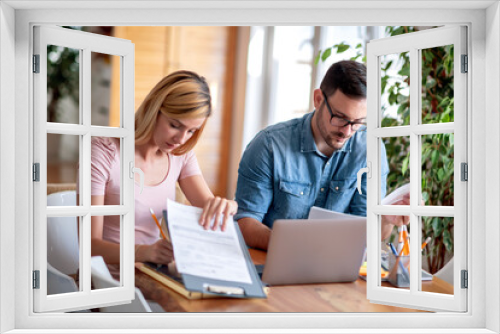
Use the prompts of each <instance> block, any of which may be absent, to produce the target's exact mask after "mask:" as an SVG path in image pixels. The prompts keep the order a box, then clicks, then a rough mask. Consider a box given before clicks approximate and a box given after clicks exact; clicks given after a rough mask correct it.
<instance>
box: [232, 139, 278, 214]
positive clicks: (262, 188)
mask: <svg viewBox="0 0 500 334" xmlns="http://www.w3.org/2000/svg"><path fill="white" fill-rule="evenodd" d="M273 168H274V160H273V150H272V145H271V143H270V138H269V135H268V134H267V133H266V131H265V130H264V131H261V132H259V133H258V134H257V136H255V138H254V139H253V140H252V141H251V142H250V144H248V146H247V148H246V150H245V152H244V153H243V157H242V158H241V161H240V166H239V169H238V183H237V187H236V202H237V203H238V213H237V214H236V216H235V219H236V220H239V219H241V218H247V217H249V218H254V219H257V220H258V221H260V222H262V221H263V219H264V216H265V215H266V213H267V212H268V209H269V207H270V205H271V203H272V199H273Z"/></svg>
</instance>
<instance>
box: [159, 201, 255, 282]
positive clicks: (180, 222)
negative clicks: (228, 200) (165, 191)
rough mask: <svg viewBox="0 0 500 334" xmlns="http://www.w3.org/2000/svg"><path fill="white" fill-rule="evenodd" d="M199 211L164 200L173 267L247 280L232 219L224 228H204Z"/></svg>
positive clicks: (208, 274) (212, 276) (192, 272)
mask: <svg viewBox="0 0 500 334" xmlns="http://www.w3.org/2000/svg"><path fill="white" fill-rule="evenodd" d="M201 213H202V209H200V208H196V207H193V206H187V205H182V204H179V203H176V202H174V201H171V200H167V216H168V229H169V232H170V237H171V240H172V244H173V248H174V256H175V262H176V265H177V270H178V271H179V272H180V273H182V274H190V275H195V276H202V277H207V278H211V279H218V280H225V281H231V282H242V283H249V284H251V283H252V280H251V278H250V273H249V272H248V267H247V264H246V261H245V257H244V254H243V252H242V250H241V248H240V243H239V240H238V236H237V234H236V230H235V227H234V225H233V221H232V220H231V221H230V223H228V224H227V225H226V230H225V231H224V232H222V231H220V229H218V230H217V231H212V230H205V229H203V227H202V226H200V225H199V223H198V220H199V218H200V215H201ZM212 223H213V222H212Z"/></svg>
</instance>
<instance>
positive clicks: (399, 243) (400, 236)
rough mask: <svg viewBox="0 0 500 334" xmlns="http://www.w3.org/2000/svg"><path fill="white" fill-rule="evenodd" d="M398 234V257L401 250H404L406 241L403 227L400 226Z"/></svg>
mask: <svg viewBox="0 0 500 334" xmlns="http://www.w3.org/2000/svg"><path fill="white" fill-rule="evenodd" d="M398 234H399V239H398V248H397V250H396V251H397V252H396V254H395V255H396V256H397V254H399V253H400V252H401V250H402V249H403V241H404V237H403V226H399V227H398Z"/></svg>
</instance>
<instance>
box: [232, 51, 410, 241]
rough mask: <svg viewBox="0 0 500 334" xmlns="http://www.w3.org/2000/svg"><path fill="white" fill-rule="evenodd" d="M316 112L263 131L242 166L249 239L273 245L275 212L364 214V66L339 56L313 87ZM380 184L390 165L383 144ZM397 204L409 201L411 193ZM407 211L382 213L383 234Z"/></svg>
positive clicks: (243, 218)
mask: <svg viewBox="0 0 500 334" xmlns="http://www.w3.org/2000/svg"><path fill="white" fill-rule="evenodd" d="M314 108H315V110H314V111H313V112H312V113H309V114H306V115H305V116H303V117H302V118H298V119H293V120H290V121H287V122H283V123H278V124H275V125H272V126H269V127H267V128H266V129H264V130H262V131H261V132H259V133H258V134H257V135H256V136H255V138H254V139H253V140H252V141H251V142H250V144H248V146H247V148H246V150H245V152H244V154H243V157H242V159H241V162H240V166H239V170H238V184H237V190H236V201H237V202H238V213H237V214H236V216H235V219H236V220H237V221H238V224H239V227H240V229H241V231H242V234H243V237H244V239H245V242H246V244H247V245H248V246H249V247H254V248H260V249H267V246H268V243H269V238H270V235H271V229H272V226H273V223H274V221H275V220H276V219H304V218H307V216H308V214H309V210H310V209H311V207H312V206H317V207H321V208H325V209H328V210H332V211H337V212H345V213H349V214H353V215H359V216H366V174H364V175H363V178H362V194H359V193H358V191H357V189H356V182H357V173H358V171H359V170H360V169H361V168H363V167H366V132H365V130H366V67H365V65H363V64H361V63H358V62H355V61H340V62H338V63H335V64H333V65H332V66H331V67H330V68H329V69H328V71H327V72H326V74H325V77H324V78H323V80H322V82H321V85H320V88H319V89H316V90H314ZM381 162H382V163H381V171H382V178H381V192H382V198H384V197H385V193H386V177H387V174H388V172H389V170H388V165H387V158H386V153H385V147H384V145H381ZM397 204H409V197H408V196H407V197H406V198H405V200H404V201H402V202H400V203H397ZM402 224H408V217H402V216H383V217H382V231H381V232H382V239H385V238H386V237H388V236H389V235H390V233H391V231H392V229H393V227H394V225H397V226H401V225H402Z"/></svg>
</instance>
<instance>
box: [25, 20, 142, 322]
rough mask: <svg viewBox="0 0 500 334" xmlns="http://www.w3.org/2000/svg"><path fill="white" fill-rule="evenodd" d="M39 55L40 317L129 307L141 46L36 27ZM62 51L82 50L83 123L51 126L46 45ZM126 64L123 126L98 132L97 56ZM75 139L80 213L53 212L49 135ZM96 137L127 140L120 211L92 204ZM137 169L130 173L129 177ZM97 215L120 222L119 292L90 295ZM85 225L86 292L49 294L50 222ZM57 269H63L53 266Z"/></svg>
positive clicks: (82, 264)
mask: <svg viewBox="0 0 500 334" xmlns="http://www.w3.org/2000/svg"><path fill="white" fill-rule="evenodd" d="M33 41H34V50H33V51H34V54H37V55H38V56H39V73H35V74H33V84H34V88H33V89H34V95H33V101H34V103H33V109H34V117H33V118H34V147H33V153H34V157H33V160H34V162H35V163H39V165H40V178H39V181H38V182H35V183H34V184H33V193H34V196H33V201H34V207H35V209H34V217H33V218H34V219H33V221H34V239H35V240H34V252H33V253H34V259H33V262H34V270H38V271H39V277H40V278H39V279H40V281H39V288H38V289H34V294H35V296H34V310H35V312H52V311H75V310H84V309H91V308H95V307H101V306H111V305H118V304H124V303H130V302H131V301H132V300H133V299H134V294H135V284H134V282H135V279H134V244H135V236H134V233H135V224H134V221H135V215H134V213H135V201H134V173H133V169H134V150H135V138H134V45H133V44H132V43H131V42H130V41H126V40H123V39H119V38H114V37H108V36H102V35H98V34H91V33H88V32H83V31H76V30H71V29H65V28H60V27H55V26H35V27H34V38H33ZM48 45H57V46H62V47H66V48H72V49H76V50H80V64H79V66H80V71H79V74H80V75H79V78H80V85H79V87H80V92H79V97H80V99H79V100H80V102H79V123H78V124H65V123H53V122H47V116H46V115H47V113H46V110H47V46H48ZM92 52H98V53H102V54H108V55H114V56H117V57H120V87H121V89H120V95H121V98H120V125H119V127H106V126H95V125H92V120H91V107H90V106H91V96H90V94H91V53H92ZM49 133H50V134H65V135H75V136H78V138H79V143H80V145H79V151H80V155H79V156H80V158H79V161H80V170H79V173H78V174H79V175H78V179H79V184H80V190H81V191H80V196H79V198H80V201H79V202H80V203H76V206H70V207H69V206H57V207H54V206H50V207H48V206H47V134H49ZM92 136H101V137H116V138H118V139H119V140H120V143H121V144H120V165H121V168H120V171H121V175H120V178H121V180H120V189H121V194H120V204H118V205H99V206H96V205H91V192H90V184H91V180H90V178H91V167H90V165H91V154H90V153H91V140H92ZM129 169H130V173H129ZM95 215H102V216H107V215H119V216H120V232H121V235H120V278H121V282H120V286H119V287H115V288H110V289H99V290H92V289H91V264H90V258H91V249H90V245H91V240H90V239H91V226H90V223H91V218H92V216H95ZM48 217H81V219H79V222H78V225H79V228H78V230H79V231H80V232H79V254H80V258H79V276H80V277H79V283H80V284H79V287H80V291H78V292H73V293H63V294H56V295H47V218H48ZM52 265H56V264H55V263H52Z"/></svg>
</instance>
